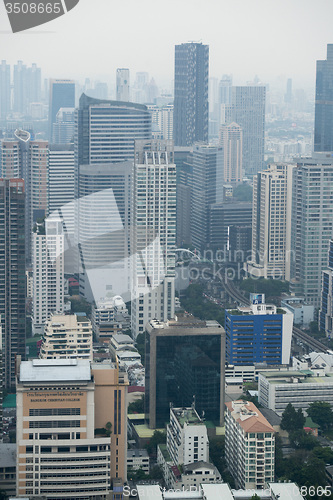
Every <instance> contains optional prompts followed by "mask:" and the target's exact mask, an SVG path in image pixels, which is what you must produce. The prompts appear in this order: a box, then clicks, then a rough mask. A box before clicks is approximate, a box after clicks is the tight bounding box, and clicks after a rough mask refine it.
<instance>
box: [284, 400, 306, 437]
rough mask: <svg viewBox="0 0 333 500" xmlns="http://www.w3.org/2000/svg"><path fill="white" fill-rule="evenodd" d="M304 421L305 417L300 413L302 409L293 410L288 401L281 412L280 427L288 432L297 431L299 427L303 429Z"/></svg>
mask: <svg viewBox="0 0 333 500" xmlns="http://www.w3.org/2000/svg"><path fill="white" fill-rule="evenodd" d="M304 423H305V417H304V415H303V413H302V410H301V409H299V410H297V411H296V410H295V408H294V407H293V405H292V404H291V403H288V405H287V406H286V409H285V410H284V412H283V413H282V419H281V429H284V430H286V431H288V432H293V431H297V430H299V429H303V427H304Z"/></svg>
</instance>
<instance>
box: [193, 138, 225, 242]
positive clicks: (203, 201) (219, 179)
mask: <svg viewBox="0 0 333 500" xmlns="http://www.w3.org/2000/svg"><path fill="white" fill-rule="evenodd" d="M189 162H190V163H191V164H192V166H193V181H192V195H191V240H192V245H194V246H195V247H196V248H197V249H199V250H202V249H204V248H205V247H206V245H207V244H208V241H209V222H208V221H209V209H210V205H212V204H213V203H218V202H222V201H223V198H222V197H223V189H222V186H223V151H222V148H220V147H217V146H213V145H202V144H196V145H195V146H194V148H193V154H192V155H191V156H190V158H189Z"/></svg>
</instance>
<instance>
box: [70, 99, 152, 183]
mask: <svg viewBox="0 0 333 500" xmlns="http://www.w3.org/2000/svg"><path fill="white" fill-rule="evenodd" d="M139 139H142V140H150V139H151V115H150V113H149V111H148V109H147V107H146V106H144V105H142V104H133V103H131V102H128V103H124V102H118V101H108V100H105V101H104V100H99V99H93V98H91V97H87V96H86V95H85V94H83V95H82V96H81V98H80V104H79V108H78V109H77V110H76V132H75V179H76V190H77V191H76V193H77V192H78V189H79V188H78V180H79V174H80V166H81V165H91V170H93V169H94V168H95V166H97V165H100V164H106V163H118V162H122V161H125V160H130V161H133V159H134V141H135V140H139Z"/></svg>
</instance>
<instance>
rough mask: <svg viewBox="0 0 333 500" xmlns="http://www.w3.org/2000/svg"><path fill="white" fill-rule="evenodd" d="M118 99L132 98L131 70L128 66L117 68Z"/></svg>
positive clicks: (127, 99)
mask: <svg viewBox="0 0 333 500" xmlns="http://www.w3.org/2000/svg"><path fill="white" fill-rule="evenodd" d="M116 84H117V88H116V92H117V101H124V102H128V101H129V100H130V72H129V69H127V68H117V82H116Z"/></svg>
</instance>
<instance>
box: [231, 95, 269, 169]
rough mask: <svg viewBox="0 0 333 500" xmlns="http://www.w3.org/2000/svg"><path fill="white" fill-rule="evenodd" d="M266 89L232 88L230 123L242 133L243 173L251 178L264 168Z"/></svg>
mask: <svg viewBox="0 0 333 500" xmlns="http://www.w3.org/2000/svg"><path fill="white" fill-rule="evenodd" d="M265 99H266V88H265V87H264V86H261V85H256V86H251V85H248V86H244V87H232V101H231V102H232V110H231V116H232V121H233V122H235V123H237V124H238V125H239V126H240V127H241V129H242V131H243V141H242V143H243V172H244V173H245V174H246V175H247V176H249V177H253V176H254V175H256V174H257V173H258V172H261V171H262V170H263V167H264V147H265Z"/></svg>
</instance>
